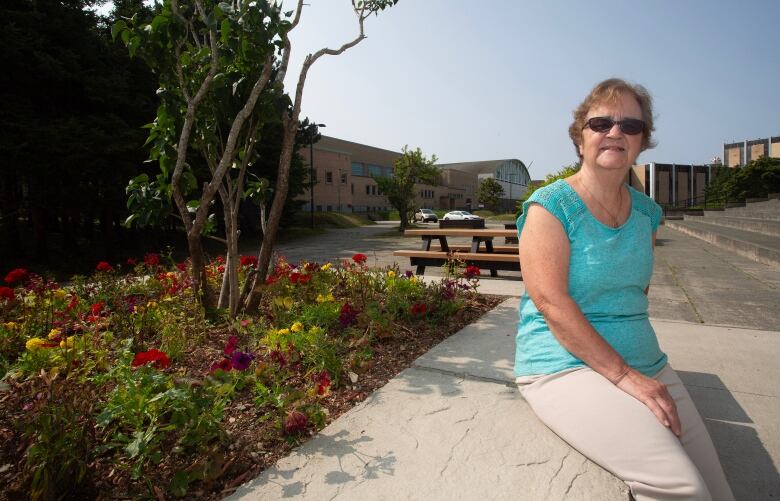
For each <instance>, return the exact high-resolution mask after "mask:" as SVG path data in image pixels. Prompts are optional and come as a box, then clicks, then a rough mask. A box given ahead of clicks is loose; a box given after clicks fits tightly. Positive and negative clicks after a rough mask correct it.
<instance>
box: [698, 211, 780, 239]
mask: <svg viewBox="0 0 780 501" xmlns="http://www.w3.org/2000/svg"><path fill="white" fill-rule="evenodd" d="M684 220H685V221H698V222H702V223H707V224H712V225H715V226H725V227H727V228H736V229H738V230H745V231H752V232H755V233H762V234H764V235H775V236H779V237H780V219H776V220H775V219H758V218H756V219H754V218H749V217H736V216H726V215H723V216H708V217H706V218H704V217H701V216H689V215H687V214H686V215H685V218H684Z"/></svg>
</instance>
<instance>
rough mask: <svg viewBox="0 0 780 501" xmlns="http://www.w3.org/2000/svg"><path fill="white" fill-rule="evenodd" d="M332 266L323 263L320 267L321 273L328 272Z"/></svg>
mask: <svg viewBox="0 0 780 501" xmlns="http://www.w3.org/2000/svg"><path fill="white" fill-rule="evenodd" d="M331 266H333V264H331V263H325V264H323V265H322V268H320V269H321V270H322V271H328V270H329V269H330V267H331Z"/></svg>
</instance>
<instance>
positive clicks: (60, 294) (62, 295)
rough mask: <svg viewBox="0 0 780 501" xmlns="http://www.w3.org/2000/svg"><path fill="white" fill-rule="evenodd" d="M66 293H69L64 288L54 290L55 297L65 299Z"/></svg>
mask: <svg viewBox="0 0 780 501" xmlns="http://www.w3.org/2000/svg"><path fill="white" fill-rule="evenodd" d="M66 295H67V294H66V293H65V291H64V290H62V289H57V290H55V291H54V298H55V299H65V296H66Z"/></svg>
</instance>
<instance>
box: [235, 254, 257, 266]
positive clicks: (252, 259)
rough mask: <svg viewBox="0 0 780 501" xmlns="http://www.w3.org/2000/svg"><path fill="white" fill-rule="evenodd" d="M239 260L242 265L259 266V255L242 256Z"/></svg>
mask: <svg viewBox="0 0 780 501" xmlns="http://www.w3.org/2000/svg"><path fill="white" fill-rule="evenodd" d="M238 262H239V263H240V264H241V266H251V267H252V268H255V267H257V256H240V257H239V258H238Z"/></svg>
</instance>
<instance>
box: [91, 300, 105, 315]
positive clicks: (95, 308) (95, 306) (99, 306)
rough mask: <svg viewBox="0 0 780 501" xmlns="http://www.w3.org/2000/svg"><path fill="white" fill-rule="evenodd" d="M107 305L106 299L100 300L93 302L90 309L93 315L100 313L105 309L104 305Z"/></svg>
mask: <svg viewBox="0 0 780 501" xmlns="http://www.w3.org/2000/svg"><path fill="white" fill-rule="evenodd" d="M105 305H106V303H105V301H98V302H97V303H95V304H93V305H92V306H91V307H90V311H91V312H92V314H93V315H100V312H102V311H103V307H104V306H105Z"/></svg>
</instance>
